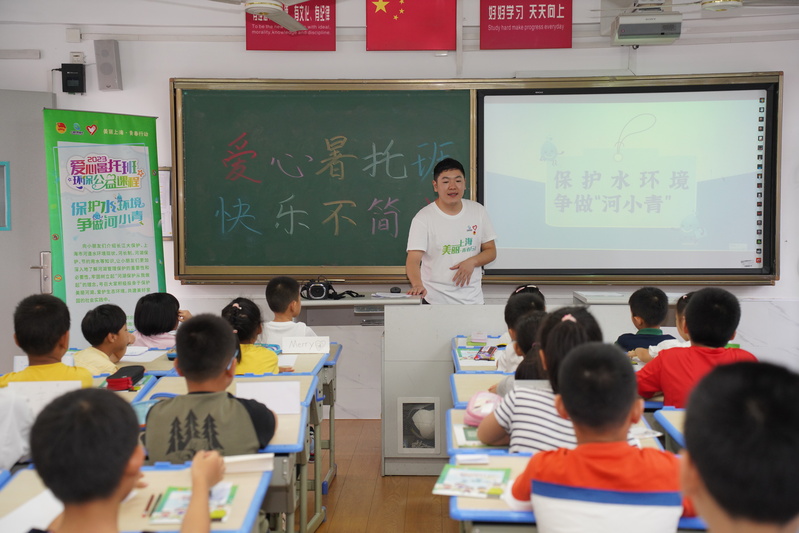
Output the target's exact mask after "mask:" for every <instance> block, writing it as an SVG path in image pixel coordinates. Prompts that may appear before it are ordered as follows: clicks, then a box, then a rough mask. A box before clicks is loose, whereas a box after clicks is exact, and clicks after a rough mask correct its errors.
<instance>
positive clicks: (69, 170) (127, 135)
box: [44, 109, 165, 347]
mask: <svg viewBox="0 0 799 533" xmlns="http://www.w3.org/2000/svg"><path fill="white" fill-rule="evenodd" d="M44 131H45V135H44V136H45V149H46V154H47V197H48V202H49V208H50V245H51V250H52V254H53V257H52V263H53V273H52V275H53V293H54V294H55V295H56V296H58V297H59V298H61V299H63V300H64V301H65V302H66V303H67V305H68V306H69V308H70V311H71V314H72V323H73V334H72V337H71V344H72V345H73V346H77V347H81V346H85V345H86V342H85V340H84V339H83V336H82V335H80V334H78V335H75V331H76V330H77V331H78V332H79V331H80V328H79V325H80V322H81V320H82V319H83V316H84V315H85V313H86V311H88V310H89V309H93V308H94V307H97V306H98V305H100V304H103V303H113V304H116V305H119V306H120V307H122V309H124V310H125V312H126V313H127V314H128V316H129V317H130V316H132V314H133V309H134V308H135V306H136V302H137V301H138V299H139V298H140V297H141V296H142V295H144V294H148V293H150V292H159V291H164V290H165V281H164V250H163V241H162V238H161V206H160V198H159V189H158V157H157V153H156V139H155V118H152V117H136V116H130V115H116V114H110V113H92V112H87V111H66V110H58V109H45V110H44ZM76 324H77V325H78V328H75V327H74V326H75V325H76Z"/></svg>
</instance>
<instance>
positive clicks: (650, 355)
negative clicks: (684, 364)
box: [627, 292, 694, 363]
mask: <svg viewBox="0 0 799 533" xmlns="http://www.w3.org/2000/svg"><path fill="white" fill-rule="evenodd" d="M693 294H694V293H692V292H689V293H688V294H683V295H682V296H680V297H679V298H678V299H677V305H675V306H674V321H675V323H676V325H677V333H678V334H679V335H680V337H682V340H678V339H666V340H665V341H661V342H659V343H658V344H655V345H654V346H650V347H649V348H636V349H635V350H630V351H629V352H627V355H629V356H630V358H633V357H634V358H636V359H638V360H639V361H641V362H642V363H648V362H649V361H651V360H652V359H654V358H655V357H657V356H658V354H659V353H660V352H662V351H663V350H668V349H669V348H687V347H688V346H690V345H691V339H690V338H689V337H688V332H687V331H685V308H686V307H688V302H690V301H691V296H693Z"/></svg>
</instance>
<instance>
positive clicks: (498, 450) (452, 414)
mask: <svg viewBox="0 0 799 533" xmlns="http://www.w3.org/2000/svg"><path fill="white" fill-rule="evenodd" d="M465 414H466V409H449V410H447V454H448V455H449V456H450V457H452V456H454V455H457V454H474V453H486V454H488V455H508V446H489V445H487V444H486V445H483V446H474V447H473V446H460V445H459V444H458V439H457V438H456V437H455V432H454V427H455V425H457V424H463V416H464V415H465Z"/></svg>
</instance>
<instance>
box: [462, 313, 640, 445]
mask: <svg viewBox="0 0 799 533" xmlns="http://www.w3.org/2000/svg"><path fill="white" fill-rule="evenodd" d="M538 333H539V336H538V339H539V346H540V351H539V356H540V357H541V358H542V363H543V365H544V368H545V369H546V371H547V373H548V374H549V383H550V385H551V386H552V390H541V389H531V388H527V387H522V386H520V385H519V384H516V385H515V386H514V388H513V390H511V391H510V392H509V393H508V394H507V395H506V396H505V397H504V398H503V399H502V402H500V403H499V405H497V407H496V409H495V410H494V412H493V413H490V414H489V415H487V416H486V417H485V418H483V420H482V421H481V422H480V426H479V427H478V428H477V437H478V438H479V439H480V441H482V442H484V443H485V444H489V445H492V446H501V445H505V444H508V443H510V452H511V453H515V452H537V451H541V450H554V449H556V448H562V447H569V448H574V447H575V446H576V445H577V439H576V438H575V436H574V428H573V427H572V425H571V423H570V422H569V421H568V420H564V419H563V418H561V417H560V415H558V412H557V411H556V410H555V394H557V392H558V390H559V389H558V369H559V368H560V365H561V364H562V362H563V360H564V359H565V358H566V355H567V354H568V353H569V351H570V350H571V349H572V348H574V347H575V346H579V345H580V344H584V343H586V342H589V341H595V340H596V341H601V340H602V331H601V330H600V329H599V324H597V322H596V320H595V319H594V317H593V316H592V315H591V313H589V312H588V311H586V310H585V309H584V308H582V307H563V308H560V309H558V310H557V311H553V312H552V313H550V314H549V315H548V316H547V317H546V319H545V320H544V322H543V324H541V328H540V330H539V332H538ZM627 364H629V363H627Z"/></svg>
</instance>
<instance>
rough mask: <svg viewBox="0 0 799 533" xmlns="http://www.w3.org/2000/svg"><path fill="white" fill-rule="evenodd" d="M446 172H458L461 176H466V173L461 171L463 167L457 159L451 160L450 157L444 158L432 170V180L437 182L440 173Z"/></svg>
mask: <svg viewBox="0 0 799 533" xmlns="http://www.w3.org/2000/svg"><path fill="white" fill-rule="evenodd" d="M447 170H460V171H461V174H463V175H464V177H465V176H466V171H465V170H464V169H463V165H462V164H461V162H460V161H458V160H457V159H452V158H451V157H445V158H444V159H442V160H441V161H439V162H438V163H436V166H435V167H434V168H433V180H437V179H438V177H439V176H440V175H441V173H442V172H446V171H447Z"/></svg>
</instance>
